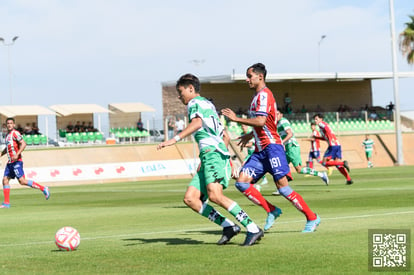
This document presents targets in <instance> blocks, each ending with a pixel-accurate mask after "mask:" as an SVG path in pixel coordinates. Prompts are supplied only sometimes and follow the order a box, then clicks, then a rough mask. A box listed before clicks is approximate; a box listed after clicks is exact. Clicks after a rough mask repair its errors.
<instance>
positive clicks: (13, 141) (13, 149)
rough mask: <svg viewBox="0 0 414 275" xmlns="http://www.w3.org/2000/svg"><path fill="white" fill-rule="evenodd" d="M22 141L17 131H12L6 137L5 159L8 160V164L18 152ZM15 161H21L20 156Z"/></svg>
mask: <svg viewBox="0 0 414 275" xmlns="http://www.w3.org/2000/svg"><path fill="white" fill-rule="evenodd" d="M22 139H23V137H22V135H21V134H20V132H19V131H17V130H15V129H13V130H12V131H11V132H10V133H8V134H7V136H6V148H7V150H6V151H7V157H8V158H9V161H8V163H11V162H12V157H13V156H15V155H16V154H17V152H18V151H19V142H20V141H21V140H22ZM17 161H22V155H21V154H20V155H19V156H18V158H17Z"/></svg>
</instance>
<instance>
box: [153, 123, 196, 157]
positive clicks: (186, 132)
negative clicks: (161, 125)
mask: <svg viewBox="0 0 414 275" xmlns="http://www.w3.org/2000/svg"><path fill="white" fill-rule="evenodd" d="M202 126H203V122H202V120H201V118H199V117H195V118H193V119H192V120H191V122H190V124H188V126H187V127H186V128H185V129H184V130H183V131H182V132H181V133H179V134H178V135H176V136H175V137H173V138H172V139H170V140H167V141H164V142H161V143H160V144H158V146H157V150H161V149H162V148H164V147H167V146H171V145H174V144H176V143H177V142H178V141H179V140H181V139H183V138H185V137H187V136H189V135H191V134H192V133H194V132H195V131H197V130H198V129H200V128H201V127H202Z"/></svg>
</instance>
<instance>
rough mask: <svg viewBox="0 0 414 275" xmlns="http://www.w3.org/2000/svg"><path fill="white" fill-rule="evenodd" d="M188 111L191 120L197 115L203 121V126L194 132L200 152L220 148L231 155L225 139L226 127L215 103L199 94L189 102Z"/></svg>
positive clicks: (219, 149)
mask: <svg viewBox="0 0 414 275" xmlns="http://www.w3.org/2000/svg"><path fill="white" fill-rule="evenodd" d="M187 112H188V119H189V121H191V120H192V119H193V118H195V117H199V118H201V120H202V121H203V125H202V127H201V128H200V129H198V130H197V131H196V132H194V133H193V136H194V138H195V140H196V141H197V143H198V147H199V150H200V152H205V151H206V150H207V149H210V150H218V151H219V152H221V153H222V154H223V155H230V153H229V151H228V150H227V148H226V145H225V144H224V141H223V132H224V127H223V125H222V124H221V122H220V119H219V117H218V114H217V111H216V107H215V106H214V104H213V103H212V102H211V101H209V100H208V99H206V98H204V97H202V96H197V97H195V98H193V99H191V100H190V102H188V105H187Z"/></svg>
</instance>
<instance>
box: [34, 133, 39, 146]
mask: <svg viewBox="0 0 414 275" xmlns="http://www.w3.org/2000/svg"><path fill="white" fill-rule="evenodd" d="M32 137H33V145H40V136H39V135H32Z"/></svg>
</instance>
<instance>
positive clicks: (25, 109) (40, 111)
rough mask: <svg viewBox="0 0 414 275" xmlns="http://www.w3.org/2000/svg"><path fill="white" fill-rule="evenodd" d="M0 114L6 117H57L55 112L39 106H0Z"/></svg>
mask: <svg viewBox="0 0 414 275" xmlns="http://www.w3.org/2000/svg"><path fill="white" fill-rule="evenodd" d="M0 114H2V115H3V116H6V117H16V116H38V115H56V113H55V112H53V111H51V110H49V109H47V108H45V107H42V106H39V105H9V106H0Z"/></svg>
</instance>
